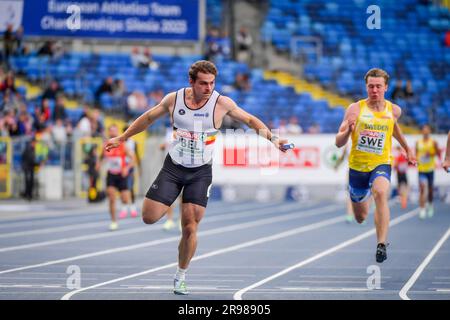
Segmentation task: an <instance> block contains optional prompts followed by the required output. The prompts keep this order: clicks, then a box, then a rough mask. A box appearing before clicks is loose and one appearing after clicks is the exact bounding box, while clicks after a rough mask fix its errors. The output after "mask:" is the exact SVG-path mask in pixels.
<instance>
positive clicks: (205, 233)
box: [0, 205, 340, 274]
mask: <svg viewBox="0 0 450 320" xmlns="http://www.w3.org/2000/svg"><path fill="white" fill-rule="evenodd" d="M338 207H340V206H337V205H331V206H327V207H322V208H316V209H311V210H306V211H296V212H294V213H290V214H286V215H282V216H277V217H272V218H266V219H260V220H256V221H251V222H246V223H237V224H234V225H230V226H226V227H219V228H215V229H211V230H207V231H200V232H199V233H198V236H209V235H215V234H221V233H225V232H231V231H236V230H243V229H247V228H252V227H256V226H262V225H267V224H272V223H275V222H280V221H288V220H294V219H301V218H306V217H311V216H315V215H320V214H323V213H326V212H329V211H332V210H335V209H337V208H338ZM223 218H224V217H223ZM211 219H212V218H211ZM179 240H180V236H179V235H177V236H175V237H169V238H164V239H160V240H153V241H148V242H144V243H140V244H135V245H130V246H124V247H117V248H113V249H107V250H102V251H96V252H92V253H87V254H82V255H78V256H73V257H69V258H65V259H58V260H52V261H47V262H43V263H39V264H34V265H28V266H23V267H18V268H13V269H7V270H3V271H0V274H5V273H10V272H15V271H22V270H28V269H33V268H39V267H44V266H49V265H54V264H59V263H65V262H69V261H75V260H80V259H86V258H91V257H97V256H101V255H106V254H113V253H118V252H126V251H131V250H136V249H141V248H146V247H150V246H156V245H159V244H163V243H169V242H174V241H179Z"/></svg>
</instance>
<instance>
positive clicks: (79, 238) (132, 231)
mask: <svg viewBox="0 0 450 320" xmlns="http://www.w3.org/2000/svg"><path fill="white" fill-rule="evenodd" d="M297 207H298V204H296V205H292V204H289V205H284V206H280V207H278V208H277V210H287V208H290V209H293V208H297ZM273 210H274V209H273V208H268V209H266V210H261V208H256V209H251V210H248V211H244V212H242V211H241V210H239V213H237V214H234V215H233V214H231V213H230V212H227V213H224V214H222V215H215V216H212V217H211V218H205V222H204V223H203V224H205V223H207V222H208V223H210V222H215V221H226V220H232V219H235V218H237V217H244V218H245V217H250V216H253V215H262V214H268V213H271V212H273ZM203 224H202V225H203ZM104 225H106V223H105V224H104ZM162 228H163V225H162V224H156V225H152V226H142V227H137V228H132V229H128V230H120V231H115V232H111V231H105V232H102V233H95V234H89V235H84V236H76V237H70V238H63V239H56V240H48V241H41V242H34V243H28V244H22V245H17V246H11V247H3V248H0V253H2V252H11V251H17V250H25V249H32V248H38V247H45V246H51V245H57V244H66V243H71V242H78V241H86V240H95V239H103V238H110V237H116V236H123V235H128V234H135V233H140V232H148V231H150V230H157V229H162Z"/></svg>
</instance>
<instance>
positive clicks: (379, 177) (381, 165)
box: [336, 69, 416, 263]
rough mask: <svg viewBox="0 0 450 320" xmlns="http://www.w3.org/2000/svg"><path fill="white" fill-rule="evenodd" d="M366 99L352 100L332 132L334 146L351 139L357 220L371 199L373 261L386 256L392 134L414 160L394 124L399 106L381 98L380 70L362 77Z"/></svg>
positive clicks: (383, 74) (351, 190) (383, 86)
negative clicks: (375, 237) (373, 208)
mask: <svg viewBox="0 0 450 320" xmlns="http://www.w3.org/2000/svg"><path fill="white" fill-rule="evenodd" d="M364 79H365V82H366V90H367V98H366V99H363V100H360V101H358V102H355V103H352V104H351V105H350V106H349V107H348V108H347V110H346V112H345V115H344V120H343V121H342V124H341V126H340V128H339V132H338V133H337V135H336V146H337V147H339V148H340V147H342V146H344V145H345V144H346V143H347V141H348V139H349V138H350V137H351V139H352V148H351V151H350V156H349V193H350V198H351V200H352V206H353V212H354V215H355V219H356V221H357V222H358V223H362V222H364V220H365V219H366V218H367V215H368V213H369V204H368V199H369V197H370V195H373V198H374V200H375V227H376V231H377V249H376V254H375V257H376V261H377V262H379V263H381V262H383V261H384V260H386V258H387V254H386V246H387V243H386V240H387V233H388V227H389V220H390V211H389V206H388V193H389V187H390V179H391V166H392V158H393V157H392V137H394V138H395V139H397V140H398V142H399V143H400V145H401V146H402V148H403V149H404V150H405V152H406V157H407V159H408V163H410V164H414V165H415V163H416V161H415V158H414V154H413V152H412V151H411V149H410V148H409V147H408V144H407V142H406V140H405V137H404V136H403V134H402V131H401V129H400V127H399V125H398V123H397V120H398V119H399V118H400V115H401V109H400V107H399V106H397V105H395V104H393V103H391V102H390V101H387V100H385V99H384V95H385V93H386V91H387V88H388V82H389V75H388V74H387V72H386V71H384V70H381V69H371V70H369V71H368V72H367V73H366V75H365V77H364Z"/></svg>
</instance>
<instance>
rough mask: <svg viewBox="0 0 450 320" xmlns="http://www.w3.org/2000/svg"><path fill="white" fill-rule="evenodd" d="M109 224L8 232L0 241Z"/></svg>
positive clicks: (80, 224) (129, 221)
mask: <svg viewBox="0 0 450 320" xmlns="http://www.w3.org/2000/svg"><path fill="white" fill-rule="evenodd" d="M133 222H135V220H126V221H120V224H121V225H123V224H130V223H133ZM107 223H108V220H104V221H101V222H87V223H79V224H72V225H70V226H61V227H50V228H44V229H39V230H27V231H16V232H8V233H3V234H0V239H3V238H14V237H24V236H32V235H37V234H48V233H51V234H54V233H56V232H65V231H72V230H78V229H83V230H86V229H88V228H96V227H102V226H103V227H104V226H106V225H107Z"/></svg>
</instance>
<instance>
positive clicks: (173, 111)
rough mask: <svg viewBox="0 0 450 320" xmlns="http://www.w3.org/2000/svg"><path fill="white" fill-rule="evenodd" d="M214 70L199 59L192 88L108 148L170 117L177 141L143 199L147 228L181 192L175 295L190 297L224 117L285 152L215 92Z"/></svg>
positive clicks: (143, 118) (169, 100) (146, 116)
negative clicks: (190, 279) (191, 273)
mask: <svg viewBox="0 0 450 320" xmlns="http://www.w3.org/2000/svg"><path fill="white" fill-rule="evenodd" d="M216 76H217V69H216V66H215V65H214V64H213V63H211V62H209V61H203V60H202V61H197V62H195V63H194V64H192V65H191V67H190V69H189V83H190V87H188V88H182V89H180V90H178V91H176V92H172V93H169V94H168V95H166V96H165V97H164V98H163V100H162V101H161V102H160V103H159V104H158V105H156V106H155V107H153V108H151V109H150V110H148V111H147V112H145V113H144V114H143V115H141V116H140V117H139V118H137V119H136V120H135V121H134V122H133V123H132V124H131V125H130V127H129V128H128V129H127V130H126V131H125V132H124V133H123V134H122V135H120V136H118V137H116V138H113V139H110V140H109V142H108V143H107V145H106V149H107V150H110V149H113V148H117V147H118V146H120V145H121V144H122V143H123V142H124V141H126V139H127V138H129V137H131V136H133V135H135V134H137V133H139V132H141V131H143V130H145V129H146V128H147V127H148V126H149V125H151V124H152V123H153V122H154V121H155V120H156V119H158V118H159V117H161V116H163V115H166V114H169V115H170V117H171V121H172V125H173V130H174V139H173V142H172V144H171V145H170V147H169V150H168V155H167V156H166V159H165V161H164V165H163V167H162V169H161V171H160V172H159V175H158V176H157V177H156V179H155V181H154V182H153V184H152V185H151V186H150V189H149V190H148V192H147V194H146V197H145V199H144V201H143V207H142V218H143V221H144V222H145V223H147V224H152V223H155V222H157V221H158V220H159V219H161V217H162V216H164V214H165V213H166V212H167V210H168V209H169V207H170V206H171V205H172V203H173V202H174V201H175V199H176V198H177V197H178V195H179V194H180V192H181V191H182V190H183V194H182V208H181V224H182V236H181V240H180V243H179V246H178V252H179V255H178V268H177V272H176V274H175V279H174V289H173V290H174V293H175V294H183V295H185V294H188V290H187V288H186V283H185V274H186V271H187V268H188V266H189V262H190V261H191V259H192V257H193V255H194V253H195V250H196V248H197V228H198V224H199V222H200V220H201V219H202V218H203V215H204V214H205V209H206V205H207V202H208V196H209V190H210V188H211V181H212V171H211V166H212V164H211V162H212V158H213V150H214V142H215V139H216V135H217V133H218V130H219V128H220V126H221V124H222V120H223V118H224V116H225V115H229V116H230V117H231V118H233V119H235V120H238V121H240V122H243V123H244V124H246V125H247V126H249V127H250V128H252V129H255V130H256V132H257V133H259V134H260V135H261V136H262V137H264V138H266V139H268V140H270V141H271V142H272V143H273V144H274V145H275V147H277V148H278V149H280V150H281V151H283V152H285V151H286V150H285V149H284V147H283V145H284V144H285V143H287V140H281V139H280V138H278V137H277V136H275V135H273V134H272V133H271V132H270V131H269V129H268V128H267V126H266V125H265V124H264V123H263V122H262V121H261V120H259V119H258V118H256V117H255V116H253V115H251V114H249V113H247V112H245V111H244V110H243V109H241V108H240V107H238V106H237V105H236V103H235V102H234V101H233V100H232V99H230V98H228V97H226V96H222V95H220V94H219V93H218V92H217V91H215V90H214V86H215V80H216Z"/></svg>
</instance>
